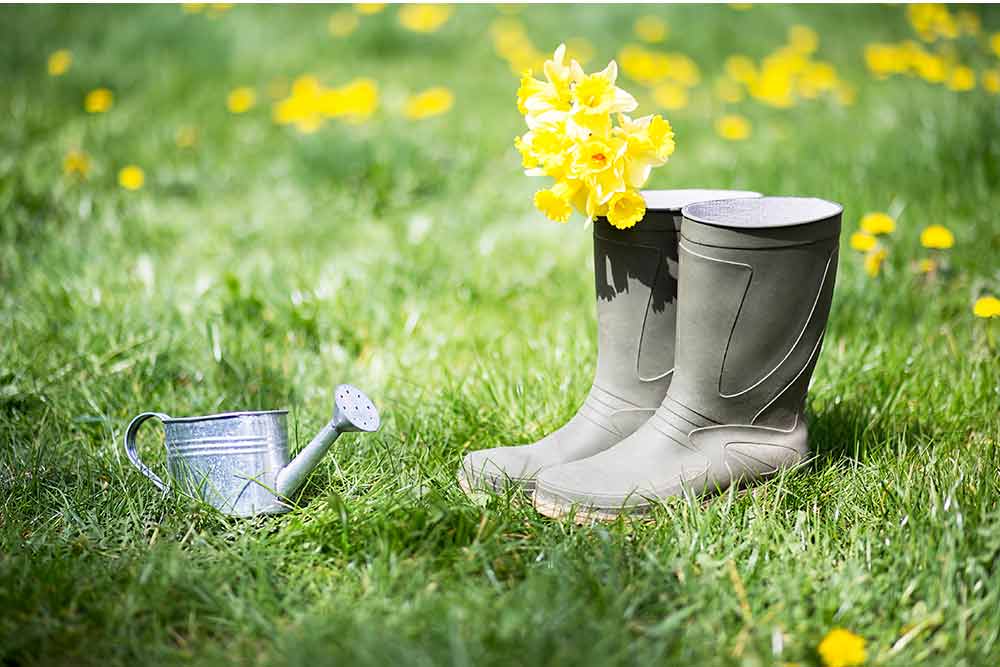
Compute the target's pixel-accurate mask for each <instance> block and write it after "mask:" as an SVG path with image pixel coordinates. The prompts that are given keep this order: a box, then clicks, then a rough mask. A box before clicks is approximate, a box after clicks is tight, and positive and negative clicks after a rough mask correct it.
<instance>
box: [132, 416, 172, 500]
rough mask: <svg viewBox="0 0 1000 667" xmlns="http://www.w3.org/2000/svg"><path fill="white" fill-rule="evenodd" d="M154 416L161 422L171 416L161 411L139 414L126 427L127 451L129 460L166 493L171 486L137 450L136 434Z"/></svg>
mask: <svg viewBox="0 0 1000 667" xmlns="http://www.w3.org/2000/svg"><path fill="white" fill-rule="evenodd" d="M152 417H156V418H157V419H159V420H160V421H161V422H162V421H164V420H167V419H170V417H168V416H167V415H165V414H163V413H161V412H143V413H142V414H141V415H138V416H137V417H136V418H135V419H133V420H132V421H131V422H130V423H129V425H128V428H127V429H125V453H126V454H127V455H128V460H129V461H131V462H132V465H134V466H135V467H136V468H138V469H139V472H141V473H142V474H143V475H145V476H146V477H148V478H149V479H151V480H153V484H156V486H157V488H159V489H160V490H161V491H163V492H164V493H166V492H167V491H169V490H170V489H169V487H167V485H166V484H164V483H163V480H162V479H160V478H159V477H157V476H156V473H154V472H153V471H152V470H150V469H149V468H148V467H147V466H146V464H145V463H143V462H142V461H140V460H139V453H138V452H137V451H136V450H135V436H136V434H137V433H138V432H139V427H140V426H142V423H143V422H144V421H146V420H147V419H150V418H152Z"/></svg>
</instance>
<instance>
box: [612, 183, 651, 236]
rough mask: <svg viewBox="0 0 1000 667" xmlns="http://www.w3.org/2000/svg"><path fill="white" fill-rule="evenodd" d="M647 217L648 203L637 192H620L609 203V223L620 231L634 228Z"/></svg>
mask: <svg viewBox="0 0 1000 667" xmlns="http://www.w3.org/2000/svg"><path fill="white" fill-rule="evenodd" d="M644 215H646V201H645V200H644V199H643V198H642V195H640V194H639V193H638V192H636V191H635V190H626V191H624V192H619V193H618V194H616V195H615V196H614V197H612V198H611V200H610V201H609V202H608V213H607V216H608V222H609V223H611V225H612V226H614V227H617V228H618V229H628V228H630V227H634V226H635V223H637V222H639V221H640V220H642V218H643V216H644Z"/></svg>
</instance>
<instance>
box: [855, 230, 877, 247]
mask: <svg viewBox="0 0 1000 667" xmlns="http://www.w3.org/2000/svg"><path fill="white" fill-rule="evenodd" d="M850 243H851V248H853V249H854V250H857V251H859V252H868V251H869V250H871V249H872V248H874V247H875V245H876V244H877V243H878V239H876V238H875V237H874V236H872V235H871V234H869V233H868V232H854V233H853V234H851V239H850Z"/></svg>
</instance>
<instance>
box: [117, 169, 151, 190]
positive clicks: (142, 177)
mask: <svg viewBox="0 0 1000 667" xmlns="http://www.w3.org/2000/svg"><path fill="white" fill-rule="evenodd" d="M145 182H146V173H145V172H144V171H143V170H142V168H141V167H137V166H136V165H134V164H130V165H128V166H126V167H122V169H121V171H119V172H118V185H120V186H122V187H123V188H125V189H126V190H133V191H134V190H138V189H140V188H141V187H142V186H143V184H144V183H145Z"/></svg>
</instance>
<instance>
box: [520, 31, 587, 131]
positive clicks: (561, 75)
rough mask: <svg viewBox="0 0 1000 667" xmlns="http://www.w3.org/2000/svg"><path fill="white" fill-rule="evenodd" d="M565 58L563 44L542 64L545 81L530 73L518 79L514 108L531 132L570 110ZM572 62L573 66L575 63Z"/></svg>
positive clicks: (559, 119) (568, 70) (569, 77)
mask: <svg viewBox="0 0 1000 667" xmlns="http://www.w3.org/2000/svg"><path fill="white" fill-rule="evenodd" d="M565 58H566V45H565V44H560V45H559V47H558V48H556V50H555V53H554V54H553V55H552V59H551V60H546V61H545V63H544V65H543V71H544V73H545V79H546V80H545V81H540V80H538V79H535V78H533V77H532V76H531V72H530V71H529V72H527V73H525V74H524V76H522V77H521V87H520V88H519V89H518V91H517V108H518V110H519V111H521V113H522V114H524V118H525V122H527V124H528V127H529V128H531V129H534V128H536V127H538V126H540V125H552V124H557V123H560V122H562V121H563V120H565V118H566V116H567V114H568V113H569V111H570V109H571V108H572V105H573V97H572V92H571V89H570V85H571V83H572V70H571V67H570V65H567V64H566V63H565V62H564V61H565ZM571 62H572V63H574V64H575V61H571ZM577 67H579V65H578V64H577Z"/></svg>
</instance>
